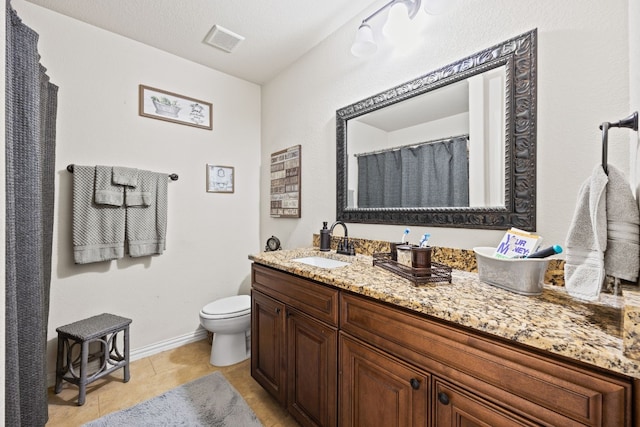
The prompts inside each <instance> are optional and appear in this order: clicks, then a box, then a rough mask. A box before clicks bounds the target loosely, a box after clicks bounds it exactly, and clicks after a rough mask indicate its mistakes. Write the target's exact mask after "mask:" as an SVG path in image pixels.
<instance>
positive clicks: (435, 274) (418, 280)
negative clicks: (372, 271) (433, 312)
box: [373, 252, 452, 286]
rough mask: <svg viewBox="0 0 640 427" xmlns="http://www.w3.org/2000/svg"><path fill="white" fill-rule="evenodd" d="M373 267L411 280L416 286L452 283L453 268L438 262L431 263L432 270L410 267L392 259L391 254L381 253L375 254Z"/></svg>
mask: <svg viewBox="0 0 640 427" xmlns="http://www.w3.org/2000/svg"><path fill="white" fill-rule="evenodd" d="M373 265H374V266H378V267H381V268H384V269H385V270H388V271H390V272H392V273H395V274H397V275H399V276H400V277H403V278H405V279H407V280H409V281H410V282H411V283H412V284H413V285H414V286H418V285H423V284H425V283H438V282H448V283H451V270H452V268H451V267H448V266H446V265H444V264H439V263H436V262H432V263H431V268H415V267H408V266H406V265H404V264H400V263H399V262H397V261H394V260H393V259H391V253H387V252H381V253H375V254H373Z"/></svg>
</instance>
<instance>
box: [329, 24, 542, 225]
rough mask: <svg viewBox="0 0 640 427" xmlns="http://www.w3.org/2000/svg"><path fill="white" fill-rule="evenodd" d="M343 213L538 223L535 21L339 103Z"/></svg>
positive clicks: (396, 219)
mask: <svg viewBox="0 0 640 427" xmlns="http://www.w3.org/2000/svg"><path fill="white" fill-rule="evenodd" d="M336 137H337V200H336V201H337V219H338V220H341V221H344V222H359V223H372V224H399V225H423V226H441V227H464V228H486V229H506V228H509V227H512V226H513V227H518V228H521V229H524V230H534V229H535V214H536V204H535V195H536V152H535V142H536V140H535V138H536V30H532V31H530V32H528V33H525V34H522V35H520V36H518V37H514V38H512V39H510V40H507V41H505V42H502V43H500V44H498V45H496V46H493V47H490V48H488V49H485V50H483V51H481V52H478V53H476V54H473V55H471V56H468V57H466V58H463V59H461V60H460V61H457V62H454V63H452V64H449V65H447V66H445V67H443V68H440V69H438V70H435V71H433V72H430V73H428V74H426V75H424V76H421V77H419V78H417V79H414V80H411V81H409V82H407V83H404V84H402V85H399V86H396V87H394V88H391V89H389V90H387V91H384V92H381V93H379V94H376V95H373V96H371V97H368V98H366V99H364V100H361V101H359V102H356V103H354V104H351V105H349V106H346V107H344V108H342V109H339V110H338V111H337V112H336Z"/></svg>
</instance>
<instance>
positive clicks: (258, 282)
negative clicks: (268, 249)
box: [251, 264, 338, 326]
mask: <svg viewBox="0 0 640 427" xmlns="http://www.w3.org/2000/svg"><path fill="white" fill-rule="evenodd" d="M251 283H252V286H253V288H254V289H256V290H259V291H260V292H263V293H264V294H267V295H270V296H271V297H273V298H275V299H277V300H279V301H282V302H283V303H285V304H287V305H288V306H290V307H293V308H296V309H298V310H300V311H302V312H304V313H307V314H309V315H310V316H312V317H314V318H316V319H318V320H322V321H323V322H326V323H328V324H330V325H333V326H338V290H337V289H333V288H330V287H328V286H325V285H321V284H318V283H315V282H313V281H311V280H307V279H303V278H301V277H298V276H293V275H291V274H289V273H286V272H284V271H278V270H274V269H271V268H269V267H264V266H261V265H257V264H253V265H252V267H251Z"/></svg>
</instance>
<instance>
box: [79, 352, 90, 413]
mask: <svg viewBox="0 0 640 427" xmlns="http://www.w3.org/2000/svg"><path fill="white" fill-rule="evenodd" d="M80 351H81V354H80V359H81V361H80V383H79V384H78V386H79V388H80V392H79V393H78V406H82V405H84V401H85V398H86V396H87V364H88V363H87V362H88V360H89V342H88V341H82V349H81V350H80Z"/></svg>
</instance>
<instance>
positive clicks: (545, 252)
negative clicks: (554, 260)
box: [525, 245, 562, 258]
mask: <svg viewBox="0 0 640 427" xmlns="http://www.w3.org/2000/svg"><path fill="white" fill-rule="evenodd" d="M561 253H562V246H560V245H553V246H549V247H548V248H545V249H540V250H539V251H537V252H534V253H532V254H531V255H529V256H526V257H525V258H546V257H548V256H552V255H556V254H561Z"/></svg>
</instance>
